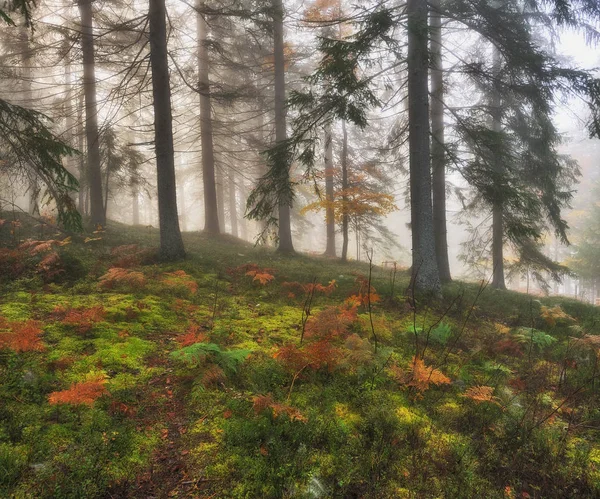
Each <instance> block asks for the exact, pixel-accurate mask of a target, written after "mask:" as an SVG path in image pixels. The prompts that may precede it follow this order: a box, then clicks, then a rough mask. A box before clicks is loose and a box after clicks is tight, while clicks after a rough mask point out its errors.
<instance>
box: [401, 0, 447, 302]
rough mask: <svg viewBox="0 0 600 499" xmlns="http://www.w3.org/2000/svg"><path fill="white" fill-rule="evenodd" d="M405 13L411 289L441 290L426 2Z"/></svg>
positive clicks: (415, 1) (417, 0)
mask: <svg viewBox="0 0 600 499" xmlns="http://www.w3.org/2000/svg"><path fill="white" fill-rule="evenodd" d="M406 11H407V15H408V121H409V128H408V133H409V156H410V203H411V228H412V246H413V247H412V276H411V289H416V290H419V291H424V292H431V293H434V294H440V293H441V284H440V274H439V271H438V265H437V259H436V255H435V235H434V230H433V206H432V200H431V158H430V156H429V154H430V142H429V141H430V137H429V85H428V60H429V54H428V50H427V45H428V43H427V40H428V25H427V2H423V1H422V0H407V7H406Z"/></svg>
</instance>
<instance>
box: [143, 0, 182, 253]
mask: <svg viewBox="0 0 600 499" xmlns="http://www.w3.org/2000/svg"><path fill="white" fill-rule="evenodd" d="M166 14H167V13H166V8H165V0H149V12H148V17H149V24H150V64H151V66H152V94H153V96H154V148H155V150H156V169H157V178H156V181H157V190H158V215H159V223H160V253H161V256H162V258H164V259H165V260H177V259H180V258H183V257H185V249H184V247H183V240H182V238H181V232H180V230H179V217H178V213H177V191H176V180H175V160H174V151H173V125H172V122H173V118H172V115H171V88H170V82H169V65H168V56H167V28H166Z"/></svg>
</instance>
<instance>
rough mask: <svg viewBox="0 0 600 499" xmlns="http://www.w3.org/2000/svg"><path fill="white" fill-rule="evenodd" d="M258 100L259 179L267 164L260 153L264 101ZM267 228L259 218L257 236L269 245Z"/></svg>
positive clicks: (263, 147) (264, 147)
mask: <svg viewBox="0 0 600 499" xmlns="http://www.w3.org/2000/svg"><path fill="white" fill-rule="evenodd" d="M260 102H261V104H262V105H263V107H261V109H260V111H259V113H258V142H259V144H260V146H259V147H260V150H259V153H260V154H259V166H258V178H259V179H260V178H261V177H262V176H264V175H265V174H266V173H267V165H266V164H265V161H264V157H263V155H262V152H263V151H264V150H265V149H266V148H267V143H266V140H265V115H264V113H265V112H267V111H265V110H264V102H262V101H260ZM267 229H268V227H267V221H266V220H259V221H258V230H259V237H260V236H264V243H265V245H269V238H268V237H267Z"/></svg>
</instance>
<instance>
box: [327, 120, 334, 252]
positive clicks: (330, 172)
mask: <svg viewBox="0 0 600 499" xmlns="http://www.w3.org/2000/svg"><path fill="white" fill-rule="evenodd" d="M332 139H333V137H332V135H331V126H327V128H326V129H325V200H326V202H327V204H326V206H325V224H326V228H327V247H326V249H325V256H329V257H332V258H335V209H334V204H333V203H334V201H335V200H334V197H333V196H334V193H333V190H334V186H333V177H334V169H333V140H332Z"/></svg>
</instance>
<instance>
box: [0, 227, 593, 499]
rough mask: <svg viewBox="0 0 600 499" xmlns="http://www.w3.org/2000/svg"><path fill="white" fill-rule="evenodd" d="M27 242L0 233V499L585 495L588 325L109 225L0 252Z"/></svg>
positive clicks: (304, 260)
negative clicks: (88, 398) (162, 255)
mask: <svg viewBox="0 0 600 499" xmlns="http://www.w3.org/2000/svg"><path fill="white" fill-rule="evenodd" d="M0 218H2V217H0ZM43 230H44V231H45V233H43V232H41V231H42V229H41V228H39V227H34V226H31V225H29V226H28V225H27V221H25V220H23V222H22V224H21V226H20V227H18V230H17V231H16V234H10V232H9V227H8V226H6V224H5V226H4V227H2V228H0V242H2V244H3V245H4V247H5V249H4V250H0V267H1V266H2V265H5V267H2V268H6V269H9V270H11V272H12V271H14V270H15V268H17V267H15V261H17V262H18V263H19V267H18V270H19V275H18V276H17V277H14V278H11V279H6V278H5V279H1V278H0V290H1V291H2V294H1V297H0V317H2V318H3V320H0V496H2V497H19V498H20V497H41V498H45V497H48V498H50V497H52V498H63V497H64V498H68V497H90V498H95V497H98V498H101V497H132V498H137V497H140V498H142V497H148V496H154V497H274V498H276V497H492V498H493V497H498V498H501V497H502V498H504V497H515V498H516V497H574V496H577V497H597V496H598V495H599V494H600V488H599V485H598V483H600V458H599V456H600V441H599V439H598V435H597V432H596V431H595V429H596V428H597V427H598V426H599V424H600V411H599V410H598V404H597V402H598V396H599V390H598V384H599V383H598V379H597V376H598V374H597V373H598V346H597V344H598V343H599V342H596V341H595V339H594V338H596V337H595V334H596V333H597V326H596V324H597V321H598V309H597V308H596V307H593V306H589V305H586V304H583V303H580V302H577V301H573V300H569V299H563V298H556V297H554V298H542V299H537V298H535V299H534V298H532V297H529V296H525V295H522V294H519V293H513V292H508V291H506V292H503V291H496V290H491V289H489V288H486V289H484V290H483V292H481V291H480V286H479V285H478V284H472V283H461V282H455V283H452V284H450V285H448V286H447V287H446V288H445V289H444V299H443V300H439V301H435V302H434V301H428V300H425V299H421V300H418V301H417V303H416V308H413V307H411V306H410V305H409V303H408V302H407V301H406V300H405V299H404V297H403V295H404V292H405V291H406V287H407V285H408V275H407V274H406V272H399V273H398V275H397V276H396V280H395V285H394V288H393V289H392V286H391V282H392V280H391V275H390V272H389V270H384V269H382V268H379V267H375V268H373V270H372V276H371V277H372V286H373V288H372V289H371V290H369V289H368V286H367V281H368V279H367V277H368V275H369V266H368V264H365V263H357V262H349V263H346V264H342V263H341V262H339V261H335V260H330V259H325V258H320V257H308V256H305V255H294V256H282V255H279V254H277V253H275V252H273V251H272V250H270V249H265V248H257V247H254V246H252V245H251V244H247V243H244V242H241V241H239V240H236V239H233V238H231V237H228V236H219V237H213V236H211V237H209V236H206V235H204V234H201V233H194V234H191V233H190V234H185V235H184V239H185V244H186V248H187V250H188V258H187V259H186V260H185V261H182V262H178V263H172V264H165V263H159V262H156V261H155V260H154V259H153V258H152V255H151V252H149V251H146V250H145V249H146V248H154V247H156V245H157V243H158V234H157V232H156V231H155V230H151V229H145V228H141V227H139V228H131V227H126V226H120V225H118V224H114V226H111V227H110V228H109V229H108V230H107V231H106V232H105V233H102V234H98V235H95V236H94V237H93V238H92V239H96V238H97V239H96V240H91V241H88V242H84V238H79V237H74V238H73V242H72V243H71V244H68V245H65V246H55V247H54V248H51V249H50V250H48V251H56V252H57V254H58V256H59V263H56V266H50V267H47V266H46V267H43V266H40V265H41V263H40V261H41V259H43V258H44V255H45V253H42V254H39V255H38V254H34V255H31V254H28V253H27V251H24V250H21V251H20V252H17V253H18V254H16V253H15V252H14V251H13V252H11V251H12V250H11V248H14V247H16V246H17V245H18V240H22V239H24V238H25V237H27V236H33V237H35V238H39V237H42V238H44V239H54V238H56V239H63V238H64V237H65V235H58V236H57V235H55V234H54V233H53V232H52V231H50V230H49V229H48V228H44V229H43ZM132 244H135V245H136V246H135V247H132V246H131V245H132ZM124 245H128V247H124ZM119 247H121V248H120V249H119V250H117V251H115V248H119ZM119 262H120V263H119ZM123 262H127V265H126V266H127V268H125V269H124V270H119V271H117V272H116V273H115V274H114V275H115V276H117V277H116V278H115V279H113V280H110V281H109V280H107V278H106V276H107V275H108V274H107V272H109V269H110V268H111V267H115V265H117V264H119V265H123ZM8 265H10V267H8ZM113 272H114V271H113ZM257 274H258V275H260V276H263V281H262V282H261V279H259V278H258V276H257ZM3 275H8V274H3ZM255 276H256V278H255ZM334 280H335V283H336V284H335V287H334V286H333V285H332V286H330V287H328V284H329V283H330V282H331V281H334ZM290 283H291V284H290ZM315 283H317V284H320V285H322V287H321V288H319V287H317V288H316V289H315V290H314V294H313V293H312V292H311V291H310V289H311V285H312V287H314V284H315ZM311 295H312V299H311ZM369 298H370V299H371V302H372V313H371V314H369V311H368V308H369V307H368V306H367V305H368V301H369ZM309 303H310V307H309V306H308V304H309ZM307 317H308V319H307ZM26 331H29V332H28V333H27V334H29V335H30V336H31V338H32V339H31V342H30V343H28V345H29V347H28V348H27V349H20V348H19V347H18V346H16V345H19V341H21V342H22V341H23V340H22V338H24V336H22V335H23V334H25V332H26ZM19 335H21V336H19ZM20 338H21V339H20ZM31 345H33V346H34V348H31ZM86 383H92V384H93V385H90V386H95V387H96V392H94V393H95V395H93V397H92V398H93V399H94V400H93V401H92V402H91V403H89V404H87V403H82V402H81V400H83V399H82V395H81V390H82V386H87V385H85V384H86ZM57 392H60V393H61V394H65V393H66V395H61V397H60V398H61V400H68V401H70V402H68V403H60V404H51V403H50V402H51V400H54V399H56V398H57V397H54V399H53V397H52V396H51V395H52V394H53V393H57Z"/></svg>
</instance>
